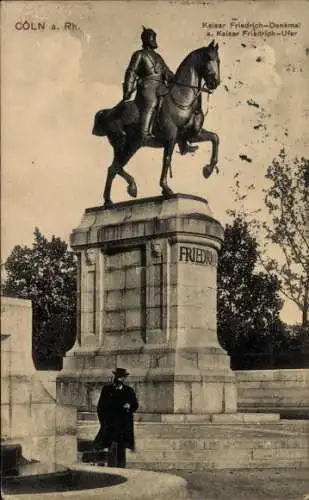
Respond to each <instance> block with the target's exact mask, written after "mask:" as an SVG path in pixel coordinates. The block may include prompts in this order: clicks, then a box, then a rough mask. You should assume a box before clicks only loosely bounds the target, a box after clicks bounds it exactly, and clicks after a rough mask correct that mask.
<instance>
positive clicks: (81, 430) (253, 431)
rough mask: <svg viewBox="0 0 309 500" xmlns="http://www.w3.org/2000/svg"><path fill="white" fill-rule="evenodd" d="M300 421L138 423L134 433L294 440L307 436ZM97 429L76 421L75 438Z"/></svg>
mask: <svg viewBox="0 0 309 500" xmlns="http://www.w3.org/2000/svg"><path fill="white" fill-rule="evenodd" d="M304 424H305V423H304V422H302V421H301V422H300V423H299V424H298V425H295V423H294V425H292V424H289V423H287V424H282V422H278V424H277V425H274V424H273V425H271V424H267V425H266V424H265V425H263V426H261V425H253V424H245V425H235V424H234V425H225V424H214V423H206V424H205V423H195V424H192V425H190V424H189V423H183V424H171V423H170V424H167V423H139V422H137V423H136V424H135V433H136V436H137V437H138V438H139V439H142V438H148V437H151V438H162V439H166V438H169V439H224V440H228V439H232V440H234V439H242V438H243V436H244V432H245V431H246V436H247V437H249V438H250V439H259V438H262V439H267V438H270V437H271V438H274V437H277V438H278V439H280V438H285V437H287V436H290V437H297V436H298V435H304V437H305V436H309V433H308V427H306V425H304ZM98 430H99V422H92V421H88V422H85V421H83V422H79V423H78V438H79V439H86V440H87V439H88V440H92V439H94V437H95V435H96V434H97V432H98Z"/></svg>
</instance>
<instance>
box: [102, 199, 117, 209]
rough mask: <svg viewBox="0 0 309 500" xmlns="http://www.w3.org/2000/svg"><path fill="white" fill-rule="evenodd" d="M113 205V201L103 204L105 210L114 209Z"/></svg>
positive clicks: (106, 201)
mask: <svg viewBox="0 0 309 500" xmlns="http://www.w3.org/2000/svg"><path fill="white" fill-rule="evenodd" d="M113 205H114V204H113V202H112V200H105V201H104V204H103V208H112V206H113Z"/></svg>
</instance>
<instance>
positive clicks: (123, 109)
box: [92, 101, 139, 137]
mask: <svg viewBox="0 0 309 500" xmlns="http://www.w3.org/2000/svg"><path fill="white" fill-rule="evenodd" d="M138 120H139V111H138V108H137V106H136V104H135V102H134V101H128V102H124V101H120V102H119V103H118V104H117V105H116V106H114V107H113V108H110V109H101V110H100V111H98V112H97V113H96V114H95V117H94V124H93V129H92V134H93V135H97V136H100V137H104V136H107V135H108V134H109V132H110V131H111V128H112V123H113V122H116V123H117V122H119V125H120V126H121V127H125V126H127V125H131V124H136V123H138Z"/></svg>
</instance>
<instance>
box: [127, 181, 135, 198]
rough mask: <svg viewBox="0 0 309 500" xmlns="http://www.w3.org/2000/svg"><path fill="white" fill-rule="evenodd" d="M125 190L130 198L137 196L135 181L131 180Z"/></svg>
mask: <svg viewBox="0 0 309 500" xmlns="http://www.w3.org/2000/svg"><path fill="white" fill-rule="evenodd" d="M127 192H128V194H129V195H130V196H132V198H136V196H137V187H136V184H135V182H131V183H130V184H129V185H128V187H127Z"/></svg>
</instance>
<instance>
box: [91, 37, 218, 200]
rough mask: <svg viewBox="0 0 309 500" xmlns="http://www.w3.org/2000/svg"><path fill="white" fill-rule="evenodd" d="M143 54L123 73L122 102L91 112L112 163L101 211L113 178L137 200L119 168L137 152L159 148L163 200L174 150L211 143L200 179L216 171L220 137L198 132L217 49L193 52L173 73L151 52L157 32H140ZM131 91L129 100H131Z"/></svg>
mask: <svg viewBox="0 0 309 500" xmlns="http://www.w3.org/2000/svg"><path fill="white" fill-rule="evenodd" d="M141 39H142V44H143V46H142V49H141V50H137V51H136V52H134V54H133V55H132V57H131V60H130V63H129V66H128V68H127V70H126V72H125V77H124V83H123V99H122V101H120V103H118V104H117V105H116V106H115V107H114V108H111V109H104V110H100V111H98V112H97V113H96V115H95V119H94V126H93V131H92V133H93V134H94V135H97V136H106V137H107V138H108V140H109V142H110V144H111V146H112V147H113V150H114V159H113V162H112V164H111V165H110V167H109V168H108V172H107V178H106V183H105V189H104V195H103V196H104V207H106V208H108V207H110V206H111V205H112V200H111V188H112V183H113V180H114V178H115V176H116V175H120V176H121V177H122V178H123V179H125V180H126V181H127V184H128V186H127V191H128V193H129V195H130V196H132V197H136V195H137V186H136V183H135V180H134V178H133V177H132V176H131V175H129V174H128V173H127V172H126V171H125V170H124V166H125V165H126V164H127V163H128V162H129V160H130V159H131V158H132V156H133V155H134V154H135V153H136V152H137V151H138V149H140V148H141V147H144V146H147V147H155V148H163V150H164V153H163V165H162V172H161V178H160V187H161V190H162V194H163V195H164V196H169V195H172V194H173V191H172V190H171V188H170V187H169V186H168V183H167V174H168V171H169V172H170V176H171V177H172V168H171V160H172V155H173V151H174V148H175V145H176V144H178V147H179V151H180V153H181V154H186V153H188V152H193V151H195V150H196V149H197V146H193V145H192V144H194V143H199V142H205V141H210V142H211V143H212V154H211V159H210V163H209V165H206V166H205V167H204V168H203V175H204V177H205V178H207V177H209V176H210V175H211V174H212V172H213V170H214V169H215V168H216V170H217V172H218V167H217V162H218V146H219V138H218V136H217V134H215V133H214V132H209V131H207V130H205V129H204V128H203V123H204V113H203V110H202V93H203V92H205V93H206V94H207V96H208V98H209V95H210V94H212V92H213V91H214V90H215V89H216V88H217V87H218V85H219V84H220V60H219V55H218V44H215V43H214V41H212V42H211V43H210V44H209V45H208V46H207V47H201V48H199V49H197V50H194V51H193V52H191V53H190V54H188V55H187V57H186V58H185V59H184V60H183V61H182V63H181V64H180V66H179V68H178V69H177V71H176V73H175V74H174V73H173V72H172V71H171V70H170V69H169V68H168V66H167V65H166V63H165V62H164V60H163V58H162V57H161V56H160V55H159V54H158V53H157V52H156V49H157V48H158V45H157V40H156V33H155V31H153V30H152V29H150V28H143V32H142V35H141ZM134 92H136V94H135V98H134V100H130V99H131V97H132V94H133V93H134Z"/></svg>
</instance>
